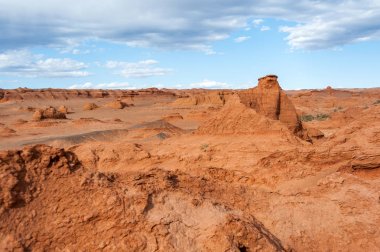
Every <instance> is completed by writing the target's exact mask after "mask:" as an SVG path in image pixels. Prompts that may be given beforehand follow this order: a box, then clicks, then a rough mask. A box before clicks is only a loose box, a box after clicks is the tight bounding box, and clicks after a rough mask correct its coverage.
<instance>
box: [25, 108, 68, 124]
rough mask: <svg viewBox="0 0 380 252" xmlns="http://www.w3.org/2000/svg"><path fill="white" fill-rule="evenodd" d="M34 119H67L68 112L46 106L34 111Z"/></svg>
mask: <svg viewBox="0 0 380 252" xmlns="http://www.w3.org/2000/svg"><path fill="white" fill-rule="evenodd" d="M32 119H33V120H34V121H41V120H44V119H66V114H65V113H62V112H60V111H58V110H57V109H56V108H54V107H51V106H49V107H46V108H43V109H38V110H36V112H34V114H33V117H32Z"/></svg>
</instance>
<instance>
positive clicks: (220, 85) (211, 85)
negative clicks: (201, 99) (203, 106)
mask: <svg viewBox="0 0 380 252" xmlns="http://www.w3.org/2000/svg"><path fill="white" fill-rule="evenodd" d="M177 87H181V88H206V89H227V88H231V86H230V85H229V84H227V83H224V82H218V81H212V80H207V79H206V80H203V81H201V82H195V83H190V84H187V85H184V84H179V85H177Z"/></svg>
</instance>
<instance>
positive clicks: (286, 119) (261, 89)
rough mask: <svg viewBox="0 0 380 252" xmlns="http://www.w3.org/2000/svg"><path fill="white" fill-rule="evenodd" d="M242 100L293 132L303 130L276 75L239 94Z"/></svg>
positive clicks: (263, 78)
mask: <svg viewBox="0 0 380 252" xmlns="http://www.w3.org/2000/svg"><path fill="white" fill-rule="evenodd" d="M239 96H240V100H241V102H242V103H243V104H245V105H246V106H247V107H250V108H253V109H254V110H256V112H257V113H259V114H261V115H264V116H266V117H268V118H270V119H273V120H280V121H281V122H282V123H284V124H285V125H286V126H287V127H288V128H289V129H290V130H291V131H292V132H294V133H297V132H300V131H301V130H302V124H301V121H300V120H299V118H298V115H297V113H296V110H295V108H294V106H293V104H292V102H291V101H290V100H289V98H288V97H287V95H286V94H285V92H284V91H283V90H282V89H281V87H280V85H279V83H278V81H277V76H276V75H267V76H265V77H262V78H260V79H259V83H258V85H257V87H254V88H251V89H248V90H244V91H241V92H239Z"/></svg>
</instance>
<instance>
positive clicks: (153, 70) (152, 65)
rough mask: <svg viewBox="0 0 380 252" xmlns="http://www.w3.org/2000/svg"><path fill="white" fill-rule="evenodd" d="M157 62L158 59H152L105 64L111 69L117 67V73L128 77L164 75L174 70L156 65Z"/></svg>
mask: <svg viewBox="0 0 380 252" xmlns="http://www.w3.org/2000/svg"><path fill="white" fill-rule="evenodd" d="M157 64H158V62H157V61H156V60H151V59H150V60H143V61H138V62H125V61H108V62H107V63H106V65H105V66H106V67H107V68H109V69H115V70H116V72H115V73H116V74H119V75H122V76H124V77H126V78H143V77H151V76H162V75H166V74H168V73H170V72H171V71H172V70H171V69H168V68H161V67H156V65H157Z"/></svg>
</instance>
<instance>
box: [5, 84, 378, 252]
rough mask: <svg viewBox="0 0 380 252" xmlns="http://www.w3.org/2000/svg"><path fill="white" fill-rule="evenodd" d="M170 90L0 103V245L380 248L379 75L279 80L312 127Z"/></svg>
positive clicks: (226, 95)
mask: <svg viewBox="0 0 380 252" xmlns="http://www.w3.org/2000/svg"><path fill="white" fill-rule="evenodd" d="M167 92H172V93H173V95H167V94H158V93H154V92H153V93H152V94H150V95H146V96H144V97H134V98H133V99H130V100H129V102H130V103H133V104H134V106H128V107H125V108H123V109H114V108H109V107H106V106H105V104H107V103H109V102H111V101H115V100H116V99H117V98H115V97H105V98H94V97H86V98H83V97H70V98H69V99H57V98H54V99H53V98H43V99H33V98H24V99H8V100H4V101H3V102H2V103H0V123H1V125H0V126H1V132H0V149H2V152H1V153H0V161H1V162H0V176H1V179H0V186H1V187H0V195H1V198H0V209H1V211H0V219H1V224H0V250H2V251H4V250H7V249H8V250H10V251H11V250H12V249H13V250H17V249H19V250H20V251H22V250H26V251H28V250H32V251H34V250H36V251H40V250H41V251H42V250H47V251H50V250H57V251H58V250H66V251H78V250H82V251H98V250H99V251H100V250H105V251H120V250H125V251H380V229H379V228H378V227H379V226H380V89H360V90H359V89H358V90H334V89H325V90H301V91H288V92H286V94H287V96H288V97H289V100H290V101H291V102H292V103H293V104H294V107H295V109H296V111H297V114H298V116H299V117H300V118H302V125H303V127H304V128H305V129H309V128H313V129H318V130H319V131H320V132H322V133H323V135H324V137H315V138H313V139H308V140H307V141H306V140H305V138H302V137H300V136H299V135H296V134H293V133H292V132H291V131H289V130H288V129H287V128H286V127H285V126H284V125H283V124H282V123H281V122H280V121H278V120H272V119H268V118H266V117H263V116H261V115H256V112H252V111H251V110H252V109H251V108H245V107H244V106H243V105H242V104H239V105H238V106H240V107H238V106H237V105H236V104H235V103H232V102H230V101H229V100H232V98H231V97H234V96H233V93H234V92H236V91H233V90H228V91H226V90H224V91H207V90H187V91H186V90H182V91H181V90H172V91H167ZM216 92H217V93H216ZM218 92H219V93H218ZM236 97H237V96H236ZM88 102H93V103H96V104H97V105H98V106H99V108H97V109H94V110H90V111H86V110H83V105H84V104H85V103H88ZM61 105H64V106H66V107H67V108H68V110H69V113H67V114H66V117H67V119H44V120H40V121H33V120H32V117H33V113H35V109H38V108H43V107H44V106H53V107H56V108H58V107H59V106H61ZM253 118H255V119H254V120H253ZM234 122H238V123H234ZM221 132H229V133H221Z"/></svg>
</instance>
